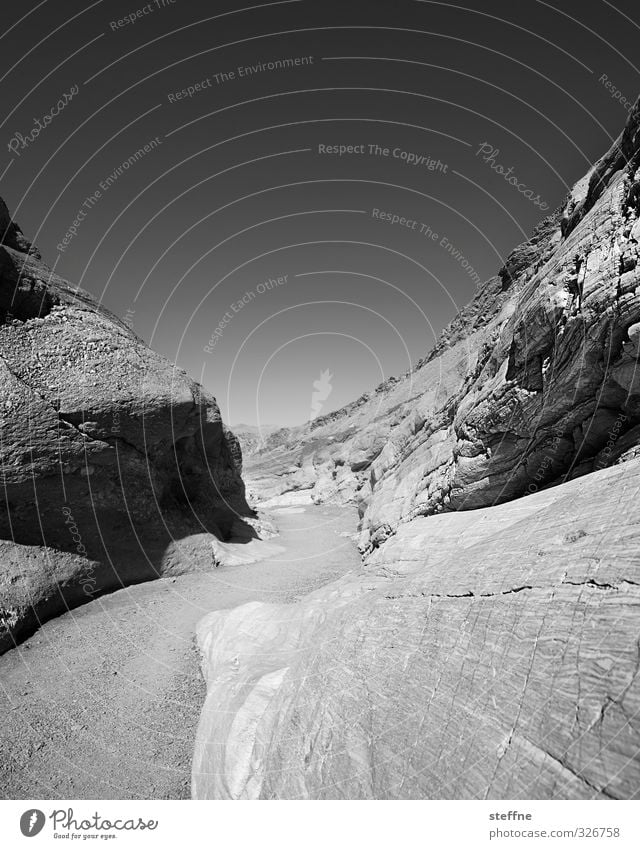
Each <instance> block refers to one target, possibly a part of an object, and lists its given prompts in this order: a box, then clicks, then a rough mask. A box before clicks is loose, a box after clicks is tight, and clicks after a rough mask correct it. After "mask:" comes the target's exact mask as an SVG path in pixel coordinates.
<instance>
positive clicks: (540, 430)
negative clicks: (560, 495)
mask: <svg viewBox="0 0 640 849" xmlns="http://www.w3.org/2000/svg"><path fill="white" fill-rule="evenodd" d="M639 127H640V109H639V108H638V106H636V107H635V108H634V110H633V112H632V113H631V116H630V118H629V122H628V125H627V127H626V128H625V130H624V132H623V133H622V135H621V136H620V138H619V139H618V141H617V142H616V144H615V145H614V146H613V147H612V149H611V151H609V152H608V153H607V154H606V155H605V156H604V157H603V158H602V160H600V162H598V163H597V164H596V165H595V166H594V167H593V169H592V170H591V172H590V175H587V177H586V178H585V179H584V180H581V181H580V183H579V184H578V185H577V187H576V188H575V189H574V191H573V192H572V193H571V195H570V197H569V198H568V200H567V202H566V204H565V205H564V206H563V207H562V208H561V209H559V210H558V211H557V212H556V213H554V214H553V215H552V216H550V217H548V218H547V219H545V220H544V221H543V222H541V224H540V225H539V227H538V228H537V230H536V232H535V233H534V236H533V237H532V239H531V240H530V241H528V242H526V243H525V244H524V245H520V246H519V247H518V248H516V249H515V250H514V251H513V252H512V254H511V255H510V256H509V258H508V259H507V262H506V263H505V266H504V267H503V268H502V269H501V270H500V272H499V274H498V275H497V276H496V277H495V278H492V279H491V280H489V281H488V283H486V284H485V285H484V286H483V287H481V288H480V290H479V292H478V294H477V296H476V297H475V298H474V300H473V301H472V302H471V304H469V305H468V306H467V307H465V308H464V309H463V310H462V311H461V312H460V314H459V315H458V316H457V317H456V319H454V321H453V322H452V324H451V325H450V326H449V327H448V328H447V329H446V330H445V332H444V333H443V335H442V338H441V339H440V341H439V343H438V344H437V345H436V347H435V348H434V350H433V351H431V352H430V354H429V355H428V356H427V357H425V359H424V360H423V361H421V362H420V363H419V364H418V366H417V367H416V368H415V369H414V370H412V371H411V372H409V373H407V374H405V375H403V376H402V377H401V378H398V379H394V378H392V379H390V380H388V381H386V382H385V383H384V384H382V385H381V386H379V387H378V388H377V389H376V390H375V392H373V393H372V394H371V395H364V396H362V397H361V398H360V399H358V401H356V402H354V403H353V404H351V405H349V406H348V407H345V408H343V409H342V410H338V411H337V412H335V413H332V414H330V415H328V416H325V417H324V418H319V419H316V420H315V421H314V422H313V423H311V424H310V425H307V426H305V427H302V428H297V429H293V430H291V431H284V432H279V433H276V434H274V435H273V436H272V437H271V439H270V440H268V441H267V444H266V446H265V448H264V449H263V450H262V451H260V452H258V453H257V454H256V455H255V456H254V457H252V458H251V463H250V465H249V467H248V468H247V470H246V472H247V473H246V475H245V478H246V480H247V484H248V486H249V487H250V488H251V489H252V490H254V491H255V492H258V493H260V494H261V495H262V496H263V497H267V498H273V497H274V496H277V495H280V494H281V493H285V492H290V491H294V490H300V489H308V490H310V495H311V497H312V499H313V500H315V501H322V500H327V499H337V500H341V499H342V500H345V499H348V500H351V499H356V500H358V502H359V504H360V509H361V512H362V515H363V535H362V539H361V545H362V548H363V550H364V551H365V552H366V551H369V550H372V549H373V548H375V547H376V546H377V545H379V544H380V542H381V541H383V540H384V539H385V538H386V537H387V536H388V535H389V534H390V533H394V532H395V531H396V529H397V528H398V527H399V526H400V525H401V524H402V523H403V522H407V521H410V520H412V519H414V518H416V517H417V516H428V515H432V514H434V513H438V512H441V511H443V510H458V509H471V508H476V507H484V506H488V505H491V504H497V503H501V502H503V501H506V500H509V499H512V498H515V497H518V496H521V495H524V494H526V493H527V492H532V491H534V490H535V489H538V488H540V487H542V486H546V485H548V484H551V483H554V482H559V481H562V480H568V479H571V478H573V477H575V476H578V475H581V474H586V473H588V472H591V471H593V470H594V469H597V468H602V467H604V466H606V465H607V464H609V463H611V462H614V461H615V460H616V458H617V456H618V454H619V452H617V451H616V450H614V444H615V443H616V442H617V441H618V440H624V439H626V440H627V441H630V442H631V443H632V444H635V442H636V437H635V434H636V428H637V427H638V426H639V425H640V406H639V401H640V373H639V372H638V369H637V367H636V357H637V353H638V344H639V343H640V294H638V292H637V291H636V289H637V286H638V284H639V283H640V269H639V268H638V256H639V248H638V243H639V242H640V171H639V170H638V165H639V158H640V138H639ZM603 452H605V453H603Z"/></svg>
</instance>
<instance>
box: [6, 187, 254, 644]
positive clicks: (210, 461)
mask: <svg viewBox="0 0 640 849" xmlns="http://www.w3.org/2000/svg"><path fill="white" fill-rule="evenodd" d="M0 236H3V239H2V244H1V245H0V371H1V373H2V383H3V400H2V407H1V410H0V412H1V416H2V418H1V424H0V427H1V429H0V435H1V443H0V452H1V455H2V487H3V490H2V510H1V511H0V550H1V551H2V567H1V569H0V651H1V650H5V649H6V648H9V647H11V646H13V645H14V644H15V640H16V639H19V638H20V637H21V636H22V635H24V634H25V633H27V632H28V631H30V630H32V629H33V628H34V627H36V626H37V624H38V623H39V622H41V621H43V620H44V619H46V618H49V617H50V616H52V615H55V614H56V613H59V612H61V611H63V610H65V609H66V608H67V607H69V606H74V605H76V604H79V603H81V602H82V601H87V600H89V599H91V598H93V597H95V596H96V595H98V594H100V593H102V592H104V591H105V590H108V589H114V588H118V587H120V586H124V585H126V584H128V583H132V582H137V581H142V580H147V579H149V578H153V577H157V576H158V575H159V574H162V573H163V572H164V571H165V570H166V569H167V568H171V570H172V571H178V570H180V569H183V570H184V569H189V568H209V567H211V566H212V565H214V563H213V559H214V558H213V554H212V548H211V545H210V542H209V541H210V540H213V539H215V538H218V539H225V538H227V537H228V536H229V534H231V533H232V532H233V531H232V528H233V525H234V522H236V523H237V519H238V516H239V515H246V514H247V513H248V508H247V506H246V503H245V500H244V488H243V484H242V480H241V477H240V474H241V452H240V447H239V444H238V442H237V440H236V438H235V437H234V435H233V434H232V433H231V432H230V431H228V430H227V429H226V428H225V427H224V425H223V423H222V421H221V418H220V413H219V410H218V407H217V404H216V401H215V399H214V398H213V397H211V396H210V395H208V394H207V393H206V392H205V391H204V390H203V388H202V387H201V386H199V385H198V384H196V383H194V382H193V381H192V380H190V379H189V378H188V377H187V375H186V373H185V372H184V371H182V370H181V369H178V368H176V367H175V366H173V365H172V364H171V363H169V362H167V361H166V360H165V359H164V358H163V357H161V356H159V355H158V354H156V353H154V352H153V351H151V350H150V349H149V348H148V347H147V346H146V345H145V344H144V343H143V342H142V340H140V339H139V338H138V337H137V336H136V335H135V333H134V332H133V331H132V330H131V329H130V328H129V327H128V326H127V325H126V324H125V323H123V322H122V321H120V320H119V319H118V318H116V317H115V316H114V315H112V314H111V313H109V312H108V311H107V310H106V309H104V308H103V307H101V306H100V305H98V304H97V303H96V302H95V301H94V299H93V298H92V297H91V296H90V295H88V294H87V293H86V292H83V291H82V290H80V289H77V288H75V287H72V286H71V285H70V284H69V283H67V282H66V281H64V280H62V279H61V278H59V277H58V276H56V275H55V274H53V273H52V272H51V271H50V269H48V268H47V267H46V266H45V265H43V263H42V262H41V261H40V259H39V254H38V252H37V251H36V250H35V249H34V248H33V247H32V246H31V245H30V244H29V243H28V242H27V240H26V239H25V238H24V236H23V235H22V233H21V232H20V230H19V228H18V227H17V226H16V225H15V224H13V223H12V222H11V220H10V218H9V213H8V212H7V209H6V206H5V205H4V203H2V204H1V205H0ZM236 527H237V526H236ZM193 535H200V536H199V537H198V538H199V539H200V542H201V544H200V545H199V546H197V545H193V544H191V545H189V546H188V549H189V562H186V561H185V560H184V558H182V559H181V557H180V547H181V544H182V543H183V542H184V541H185V540H187V539H191V538H192V537H193ZM208 540H209V541H208Z"/></svg>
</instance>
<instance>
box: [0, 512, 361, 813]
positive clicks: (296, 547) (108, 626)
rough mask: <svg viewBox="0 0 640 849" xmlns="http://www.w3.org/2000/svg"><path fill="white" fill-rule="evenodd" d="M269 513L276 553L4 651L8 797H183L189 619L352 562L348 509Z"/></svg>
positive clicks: (101, 610) (329, 574)
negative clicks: (278, 548)
mask: <svg viewBox="0 0 640 849" xmlns="http://www.w3.org/2000/svg"><path fill="white" fill-rule="evenodd" d="M274 519H275V521H276V524H277V525H278V528H279V530H280V535H279V537H277V538H276V539H274V542H276V543H278V544H279V545H282V546H283V547H284V552H283V553H282V554H279V555H278V556H276V557H271V558H269V559H268V560H263V561H261V562H257V563H251V564H245V565H240V566H233V567H220V568H218V569H215V570H212V571H211V572H207V573H198V574H192V575H183V576H180V577H176V578H163V579H161V580H158V581H153V582H150V583H146V584H139V585H137V586H134V587H128V588H126V589H123V590H119V591H118V592H115V593H112V594H110V595H107V596H104V597H102V598H100V599H96V600H95V601H93V602H90V603H89V604H87V605H85V606H84V607H81V608H78V609H77V610H73V611H71V612H69V613H67V614H65V615H64V616H60V617H59V618H57V619H54V620H53V621H51V622H48V623H47V624H46V625H44V626H43V627H42V628H41V629H40V630H39V631H38V632H37V633H36V634H34V636H33V637H31V638H30V639H29V640H27V641H26V642H25V643H23V644H22V645H20V646H19V647H17V648H15V649H13V650H11V651H9V652H8V653H7V654H5V655H4V656H2V657H0V729H1V730H0V747H1V752H0V754H1V757H0V794H1V795H2V797H3V798H13V799H21V798H24V799H48V798H50V799H77V798H80V799H83V798H85V799H112V798H115V799H121V798H123V799H127V798H142V799H146V798H152V799H186V798H189V796H190V787H189V783H190V769H191V757H192V752H193V743H194V738H195V731H196V726H197V723H198V717H199V713H200V708H201V706H202V704H203V702H204V698H205V687H204V683H203V681H202V678H201V675H200V670H199V665H198V655H197V652H196V648H195V643H194V632H195V627H196V624H197V622H198V620H199V619H200V618H201V617H202V616H204V615H205V614H206V613H208V612H209V611H211V610H216V609H222V608H229V607H235V606H236V605H239V604H244V603H245V602H248V601H265V602H277V603H283V602H294V601H296V600H298V599H299V598H301V597H302V596H304V595H305V594H306V593H308V592H310V591H312V590H314V589H317V588H318V587H320V586H322V585H323V584H325V583H328V582H329V581H332V580H334V579H336V578H338V577H340V576H341V575H343V574H344V573H345V572H347V571H349V569H352V568H355V567H357V566H358V565H359V563H360V558H359V556H358V552H357V550H356V547H355V544H354V543H353V542H352V540H351V539H350V538H349V537H348V536H346V535H343V534H346V533H349V532H353V531H354V530H355V527H356V522H357V515H356V511H355V509H351V508H347V507H331V506H327V505H323V506H321V507H311V506H309V507H306V508H305V509H304V511H302V512H299V511H295V512H294V511H283V512H279V513H277V514H276V515H275V516H274Z"/></svg>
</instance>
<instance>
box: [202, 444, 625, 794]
mask: <svg viewBox="0 0 640 849" xmlns="http://www.w3.org/2000/svg"><path fill="white" fill-rule="evenodd" d="M639 494H640V461H637V460H636V461H631V462H629V463H626V464H623V465H620V466H616V467H615V468H612V469H605V470H603V471H600V472H597V473H595V474H593V475H590V476H587V477H583V478H580V479H579V480H574V481H571V482H569V483H566V484H563V485H561V486H558V487H555V488H553V489H550V490H547V491H545V492H540V493H537V494H535V495H531V496H528V497H525V498H522V499H519V500H515V501H513V502H510V503H508V504H504V505H500V506H496V507H490V508H485V509H481V510H474V511H467V512H464V513H462V512H459V513H448V514H443V515H438V516H431V517H428V518H422V519H417V520H416V521H414V522H410V523H408V524H406V525H404V526H403V527H402V528H401V530H400V531H399V532H398V534H397V535H396V536H395V537H393V538H392V539H390V540H389V541H388V542H387V543H386V544H384V545H382V546H381V547H380V548H379V549H378V551H377V552H376V555H375V557H374V558H372V559H371V560H370V562H369V564H368V565H367V567H366V568H365V569H363V570H362V572H361V573H360V574H357V575H347V576H345V577H343V578H342V579H340V580H339V581H337V582H335V583H333V584H331V585H328V586H327V587H326V588H323V589H321V590H319V591H317V592H315V593H313V594H312V595H310V596H308V597H307V598H306V599H305V600H303V601H302V602H300V603H298V604H295V605H271V604H257V603H254V604H248V605H244V606H242V607H239V608H235V609H233V610H229V611H218V612H215V613H212V614H210V615H209V616H207V617H205V619H204V620H203V621H202V622H201V623H200V625H199V628H198V637H199V644H200V648H201V651H202V652H203V657H204V661H203V664H204V670H205V677H206V680H207V685H208V696H207V701H206V704H205V708H204V710H203V714H202V717H201V721H200V727H199V732H198V740H197V743H196V751H195V758H194V774H193V784H192V789H193V794H194V796H195V797H196V798H216V799H218V798H236V799H237V798H287V799H289V798H313V799H318V798H348V799H350V798H432V799H433V798H445V799H447V798H449V799H455V798H465V799H471V798H524V799H526V798H537V799H538V798H540V799H551V798H562V799H590V798H594V799H603V798H626V799H629V798H640V755H639V753H638V752H639V744H640V679H639V678H638V669H639V666H640V643H639V639H638V614H639V611H640V554H639V553H638V552H639V550H640V548H639V542H640V525H639V524H638V522H637V517H636V515H635V513H634V512H633V511H631V510H628V509H626V510H625V509H623V505H630V504H633V503H634V502H635V501H636V500H637V498H638V495H639Z"/></svg>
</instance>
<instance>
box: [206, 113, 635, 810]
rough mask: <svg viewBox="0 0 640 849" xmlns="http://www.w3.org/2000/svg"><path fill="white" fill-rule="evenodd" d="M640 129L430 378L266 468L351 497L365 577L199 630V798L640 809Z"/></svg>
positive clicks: (280, 449) (384, 393)
mask: <svg viewBox="0 0 640 849" xmlns="http://www.w3.org/2000/svg"><path fill="white" fill-rule="evenodd" d="M639 128H640V109H639V107H638V105H636V106H635V108H634V109H633V111H632V113H631V115H630V117H629V121H628V124H627V127H626V128H625V130H624V132H623V133H622V135H621V136H620V138H619V139H618V140H617V142H616V144H615V145H614V146H613V147H612V148H611V150H610V151H609V152H608V153H607V154H606V155H605V156H604V157H603V158H602V159H601V160H600V161H599V162H598V163H596V165H595V166H594V167H593V168H592V169H591V171H590V172H589V174H588V175H586V177H585V178H584V179H583V180H581V181H580V182H579V183H578V184H577V185H576V187H575V188H574V190H573V191H572V192H571V194H570V196H569V198H568V199H567V201H566V204H565V205H564V206H563V207H562V208H561V209H559V210H558V211H557V212H556V213H555V214H554V215H552V216H550V217H549V218H548V219H546V220H545V221H543V222H542V223H541V225H540V227H539V228H538V229H537V231H536V233H535V234H534V236H533V237H532V239H531V240H530V241H529V242H527V243H526V244H524V245H521V246H519V247H518V248H517V249H516V250H515V251H514V252H513V253H512V254H511V256H510V257H509V258H508V260H507V262H506V263H505V266H504V268H502V269H501V270H500V271H499V273H498V275H497V276H496V277H495V278H493V279H492V280H490V281H489V282H488V283H487V284H486V285H485V286H484V287H483V288H482V289H481V290H480V291H479V293H478V295H477V297H476V298H475V300H474V301H473V302H472V303H471V304H470V305H469V306H468V307H466V308H465V309H464V310H463V311H462V312H461V313H460V315H459V316H458V317H457V318H456V320H455V321H454V322H452V324H451V326H450V327H449V328H447V330H446V331H445V333H444V334H443V337H442V339H441V340H440V342H439V343H438V345H437V346H436V348H435V349H434V350H433V351H432V352H431V353H430V354H428V355H427V356H426V357H425V359H424V360H423V361H422V362H421V363H420V364H419V365H418V367H417V368H416V369H415V370H413V371H412V372H410V373H409V374H406V375H404V376H403V377H401V378H399V379H397V380H391V381H388V382H387V383H386V384H384V385H383V386H381V387H379V389H378V390H376V392H374V393H372V394H371V395H370V396H363V397H362V398H360V399H358V401H356V402H354V404H352V405H350V406H349V407H347V408H345V409H344V410H341V411H338V412H336V413H333V414H331V415H330V416H328V417H325V418H324V419H319V420H316V421H315V422H314V423H313V424H312V425H311V426H307V427H305V428H301V429H297V430H294V431H290V432H281V433H279V434H275V435H274V436H273V437H272V438H271V439H272V442H271V444H270V445H268V446H267V450H266V451H262V452H261V453H259V454H258V455H256V457H255V458H253V459H252V462H251V468H250V469H249V481H250V485H251V488H252V489H253V494H254V497H262V499H263V500H266V503H267V504H269V503H271V504H275V503H293V502H294V501H295V500H299V501H301V502H302V501H305V500H306V501H311V500H317V501H318V500H323V499H337V500H350V499H355V500H357V501H358V502H359V505H360V513H361V516H362V535H361V540H360V542H361V548H362V550H363V552H364V553H365V555H366V561H365V566H364V568H363V570H362V572H360V573H358V574H354V575H353V576H350V577H347V578H344V579H342V580H341V581H339V582H337V583H335V584H333V585H330V586H329V587H327V588H325V589H323V590H321V591H320V592H318V593H316V594H314V595H313V596H310V597H309V598H308V599H307V600H305V601H304V602H301V603H300V604H297V605H293V606H290V607H287V608H282V607H278V606H273V605H248V606H245V607H242V608H238V609H236V610H234V611H225V612H219V613H216V614H211V615H210V616H209V617H208V618H207V619H206V620H205V621H204V622H203V623H202V624H201V627H200V633H199V639H200V645H201V647H202V650H203V657H204V661H203V667H204V670H205V674H206V677H207V681H208V692H209V694H208V698H207V703H206V705H205V708H204V710H203V714H202V719H201V724H200V731H199V735H198V742H197V745H196V752H195V758H194V773H193V792H194V795H195V796H196V797H198V798H205V797H213V798H219V797H221V798H256V797H262V798H283V797H284V798H379V797H392V798H598V799H603V798H638V797H640V761H639V760H638V754H637V753H638V750H639V749H640V723H639V720H638V714H639V713H640V684H639V683H638V682H639V679H638V669H639V668H640V667H639V657H640V641H639V639H638V620H637V611H638V605H639V602H640V595H639V589H638V587H639V585H640V556H639V555H638V550H639V543H640V531H639V527H640V526H639V525H638V521H637V509H636V500H635V499H636V497H637V494H638V485H639V483H640V478H639V474H640V459H636V456H637V455H638V454H639V453H640V448H639V445H640V408H639V402H640V383H639V378H638V355H639V354H640V294H639V293H638V291H637V287H638V285H639V284H640V269H639V268H638V265H637V259H638V243H639V242H640V217H639V215H640V170H639V167H638V166H639V165H640V135H639ZM264 493H266V496H265V495H264Z"/></svg>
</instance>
